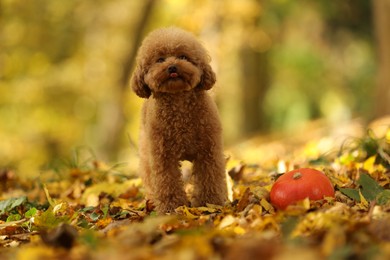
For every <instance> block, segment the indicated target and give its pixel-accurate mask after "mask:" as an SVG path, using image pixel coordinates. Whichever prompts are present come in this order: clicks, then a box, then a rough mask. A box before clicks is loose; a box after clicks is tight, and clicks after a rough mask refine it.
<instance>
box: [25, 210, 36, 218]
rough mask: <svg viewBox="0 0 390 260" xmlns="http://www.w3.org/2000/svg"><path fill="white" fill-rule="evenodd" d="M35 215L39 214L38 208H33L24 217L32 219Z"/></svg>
mask: <svg viewBox="0 0 390 260" xmlns="http://www.w3.org/2000/svg"><path fill="white" fill-rule="evenodd" d="M35 214H37V209H36V208H31V209H29V210H28V211H27V212H26V213H24V216H25V217H26V218H31V217H34V216H35Z"/></svg>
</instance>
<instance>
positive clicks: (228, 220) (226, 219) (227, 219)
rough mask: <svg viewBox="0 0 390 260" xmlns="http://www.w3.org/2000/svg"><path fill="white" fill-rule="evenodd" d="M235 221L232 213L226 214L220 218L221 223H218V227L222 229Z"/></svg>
mask: <svg viewBox="0 0 390 260" xmlns="http://www.w3.org/2000/svg"><path fill="white" fill-rule="evenodd" d="M235 223H236V218H235V217H233V216H232V215H227V216H225V217H224V218H223V219H222V220H221V223H219V226H218V228H219V229H224V228H226V227H229V226H231V225H233V224H235Z"/></svg>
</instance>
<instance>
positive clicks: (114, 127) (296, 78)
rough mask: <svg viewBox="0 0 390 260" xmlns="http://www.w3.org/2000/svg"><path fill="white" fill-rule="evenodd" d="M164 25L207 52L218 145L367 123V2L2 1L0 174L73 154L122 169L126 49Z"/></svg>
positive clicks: (131, 133)
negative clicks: (220, 136) (316, 124)
mask: <svg viewBox="0 0 390 260" xmlns="http://www.w3.org/2000/svg"><path fill="white" fill-rule="evenodd" d="M172 25H174V26H179V27H182V28H184V29H187V30H189V31H192V32H193V33H194V34H195V35H197V36H198V38H199V39H200V40H201V41H202V42H203V43H204V45H205V46H206V48H207V49H208V50H209V54H210V55H211V57H212V60H213V61H212V66H213V68H214V69H215V71H216V73H217V84H216V87H215V88H214V89H213V90H212V94H213V95H214V97H215V99H216V101H217V104H218V107H219V109H220V114H221V117H222V121H223V126H224V138H225V143H226V145H231V144H234V143H235V142H238V141H240V140H244V139H245V138H247V137H250V136H254V135H257V134H264V133H270V132H274V131H279V132H288V131H293V130H294V129H297V128H299V127H300V126H301V125H302V124H305V123H306V122H308V121H312V120H315V119H322V120H325V121H326V122H328V123H329V124H338V123H340V122H345V121H348V120H350V119H352V118H356V117H360V118H364V119H370V118H372V117H373V116H375V115H374V111H373V109H372V105H373V95H372V93H373V89H374V88H375V84H376V83H375V77H376V71H377V65H376V64H377V59H376V53H375V41H374V29H373V22H372V8H371V3H370V1H365V0H359V1H328V0H319V1H288V0H267V1H259V0H225V1H222V0H200V1H190V0H155V1H153V0H145V1H139V0H85V1H78V0H66V1H63V0H30V1H23V0H2V1H0V169H5V168H12V169H18V172H20V173H21V174H27V175H30V174H36V173H38V172H39V171H40V169H42V168H43V167H48V166H50V165H54V164H55V162H56V161H57V160H59V159H61V158H66V157H67V156H69V154H70V153H71V152H72V150H75V149H76V150H77V149H87V150H89V151H91V152H90V153H91V154H94V155H96V157H97V158H98V159H99V160H105V161H108V162H127V163H130V164H131V163H132V159H131V158H133V157H135V156H136V153H137V149H136V146H137V136H138V126H139V112H140V106H141V104H142V100H141V99H140V98H138V97H137V96H136V95H135V94H133V93H132V92H131V91H130V88H129V86H128V79H129V77H130V75H131V71H132V68H133V66H134V58H135V55H136V50H137V47H138V46H139V44H140V42H141V41H142V39H143V37H144V36H145V35H146V34H147V33H148V32H149V31H151V30H153V29H155V28H158V27H163V26H172Z"/></svg>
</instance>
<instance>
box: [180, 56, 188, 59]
mask: <svg viewBox="0 0 390 260" xmlns="http://www.w3.org/2000/svg"><path fill="white" fill-rule="evenodd" d="M179 59H180V60H188V58H187V56H186V55H181V56H179Z"/></svg>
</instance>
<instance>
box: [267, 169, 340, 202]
mask: <svg viewBox="0 0 390 260" xmlns="http://www.w3.org/2000/svg"><path fill="white" fill-rule="evenodd" d="M324 197H334V188H333V185H332V183H331V182H330V180H329V179H328V177H326V175H325V174H324V173H322V172H320V171H317V170H314V169H310V168H302V169H296V170H293V171H290V172H287V173H285V174H283V175H282V176H280V177H279V179H277V180H276V182H275V183H274V185H273V186H272V189H271V193H270V199H271V203H272V204H273V205H274V206H275V207H276V208H278V209H285V208H287V206H289V205H291V204H294V203H295V202H298V201H300V200H303V199H305V198H309V199H310V200H321V199H323V198H324Z"/></svg>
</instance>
